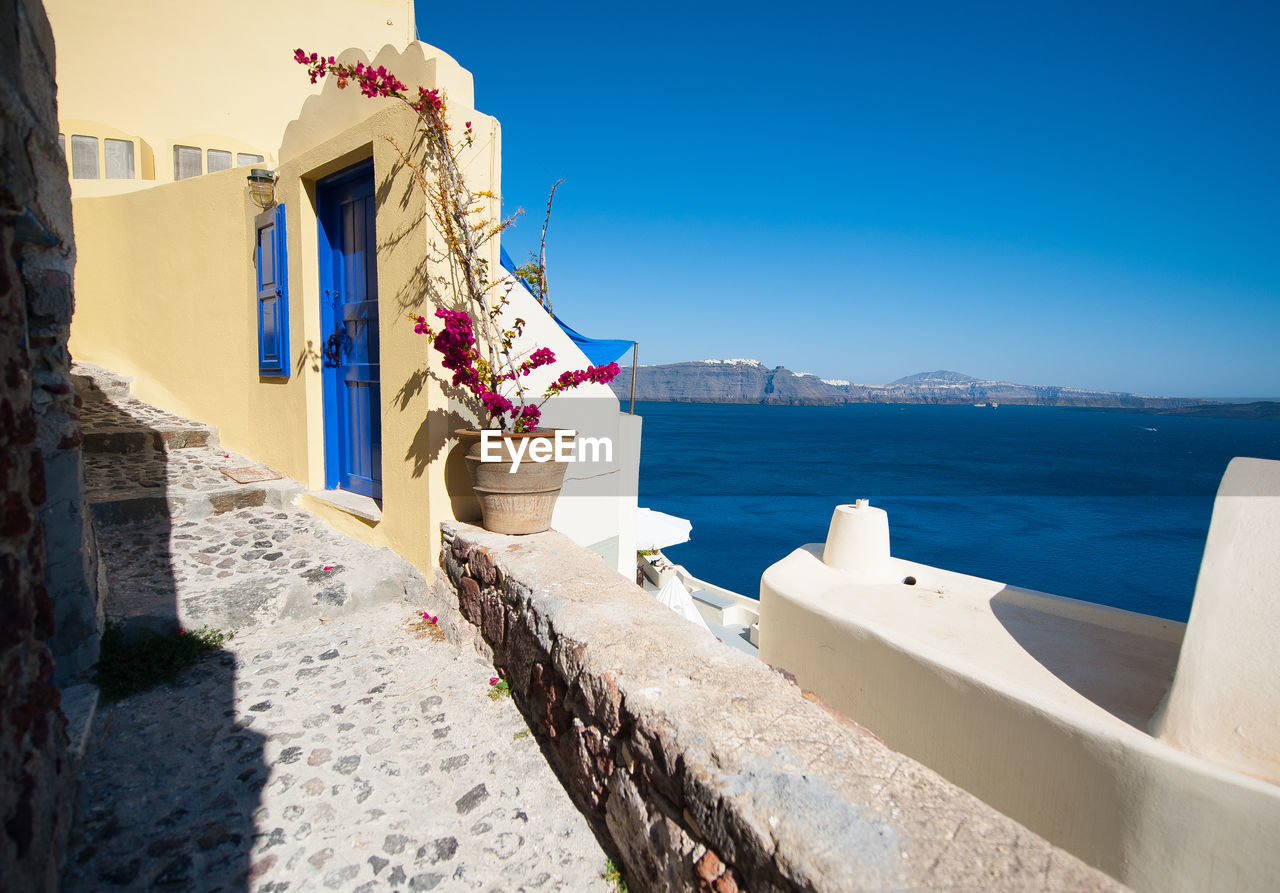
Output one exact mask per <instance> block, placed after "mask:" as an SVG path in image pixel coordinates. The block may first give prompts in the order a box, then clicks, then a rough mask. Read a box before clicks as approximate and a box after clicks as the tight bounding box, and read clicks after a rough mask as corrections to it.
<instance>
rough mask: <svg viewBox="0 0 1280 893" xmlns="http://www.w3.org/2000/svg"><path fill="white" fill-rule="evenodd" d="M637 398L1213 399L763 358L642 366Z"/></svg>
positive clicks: (807, 401) (1173, 402) (1133, 404)
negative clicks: (843, 376)
mask: <svg viewBox="0 0 1280 893" xmlns="http://www.w3.org/2000/svg"><path fill="white" fill-rule="evenodd" d="M612 387H613V391H614V393H615V394H617V395H618V398H619V399H623V400H625V399H627V398H628V397H629V396H630V394H631V369H630V368H629V367H625V368H623V370H622V374H621V375H619V376H618V377H617V378H616V379H614V382H613V385H612ZM636 399H637V400H650V401H656V402H660V403H763V404H780V405H790V406H835V405H839V404H844V403H1022V404H1035V405H1040V406H1085V407H1094V406H1097V407H1125V408H1131V409H1177V408H1181V407H1190V406H1202V405H1205V404H1208V403H1210V402H1211V401H1208V400H1197V399H1193V398H1182V397H1146V396H1139V395H1136V394H1127V393H1118V392H1112V391H1090V390H1086V389H1084V388H1069V387H1060V386H1057V385H1051V386H1041V385H1025V384H1016V383H1014V382H1009V381H988V380H985V379H980V378H974V377H973V376H971V375H964V374H962V373H960V372H947V371H944V370H939V371H937V372H921V373H919V374H917V375H908V376H907V377H906V378H899V379H898V380H897V381H893V382H890V383H889V384H885V385H876V384H854V383H852V382H848V381H843V380H840V379H823V378H818V377H817V376H816V375H813V374H811V373H808V372H792V371H791V370H790V369H787V368H785V367H783V366H775V367H773V368H772V369H771V368H769V367H768V366H765V365H764V364H763V363H761V362H759V361H758V360H699V361H696V362H690V363H673V364H671V365H667V366H641V367H640V368H639V370H638V372H637V375H636Z"/></svg>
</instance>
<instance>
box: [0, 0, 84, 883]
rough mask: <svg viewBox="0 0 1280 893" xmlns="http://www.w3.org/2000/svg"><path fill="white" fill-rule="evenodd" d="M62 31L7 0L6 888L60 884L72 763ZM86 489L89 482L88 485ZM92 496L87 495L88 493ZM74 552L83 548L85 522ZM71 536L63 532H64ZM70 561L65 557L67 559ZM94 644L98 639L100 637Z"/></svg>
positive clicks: (1, 289)
mask: <svg viewBox="0 0 1280 893" xmlns="http://www.w3.org/2000/svg"><path fill="white" fill-rule="evenodd" d="M56 137H57V108H56V102H55V83H54V49H53V34H52V32H51V31H50V29H49V22H48V20H47V19H46V18H45V14H44V9H43V8H42V7H41V5H40V4H39V3H38V2H36V0H19V2H7V3H4V4H0V252H2V253H0V770H3V773H4V778H3V783H0V889H5V890H46V889H55V888H56V885H57V863H58V856H59V850H60V847H61V841H62V840H63V835H64V832H65V827H66V815H67V810H66V809H65V804H67V803H68V802H69V800H68V794H69V791H70V786H71V784H72V781H73V779H72V774H73V766H72V763H71V759H70V756H69V754H68V752H67V749H66V743H67V735H66V719H65V717H64V716H63V715H62V712H61V711H60V710H59V701H60V698H61V695H60V692H59V690H58V688H57V687H56V686H55V685H54V683H53V671H54V660H53V656H52V654H51V653H50V650H49V648H48V647H47V645H46V640H48V639H49V638H50V637H52V636H53V635H54V629H55V613H57V611H56V608H55V605H54V601H53V599H51V598H50V593H49V591H48V589H47V587H46V583H45V581H46V574H47V572H48V571H49V563H48V559H47V555H48V552H47V545H48V544H47V541H46V528H45V525H44V524H43V523H42V512H43V511H44V510H45V509H46V507H47V506H49V505H50V503H51V499H50V495H51V493H53V494H54V495H60V494H62V493H63V492H64V491H65V490H66V489H67V488H68V487H70V488H71V489H75V488H76V487H77V486H78V483H77V480H78V479H75V478H74V476H73V479H72V480H71V482H70V484H68V483H67V481H66V480H64V479H63V477H62V475H63V474H64V473H65V471H64V470H63V469H62V468H61V467H60V466H58V465H57V463H56V462H55V468H54V472H55V473H54V475H52V476H51V475H50V469H49V466H48V465H47V464H46V461H45V456H46V452H48V453H49V454H50V455H51V456H53V457H54V458H55V460H56V459H57V453H58V450H59V449H61V450H64V451H65V450H67V449H74V448H75V446H76V442H75V441H76V438H77V437H78V434H77V433H76V432H77V424H76V420H75V413H74V405H73V402H72V401H73V399H74V398H73V397H72V396H71V395H70V389H69V386H68V387H66V388H64V385H66V384H67V379H66V371H67V368H68V359H67V357H66V343H67V326H68V325H69V323H70V321H71V307H70V294H71V289H70V281H71V265H72V263H73V248H72V246H73V244H74V243H73V241H72V235H71V200H70V187H69V185H68V182H67V169H66V164H65V162H64V160H63V158H62V156H61V153H60V152H59V150H58V145H57V141H56ZM79 491H80V492H81V494H82V493H83V486H82V485H79ZM82 498H83V496H82V495H81V499H82ZM73 526H75V528H76V530H78V532H79V536H78V538H77V536H75V535H72V536H71V537H70V539H69V541H68V545H67V547H68V548H71V549H75V550H77V551H78V550H79V549H80V547H81V546H82V544H83V536H84V527H83V524H79V525H73ZM59 535H60V534H59ZM59 557H61V556H59ZM95 640H96V637H95Z"/></svg>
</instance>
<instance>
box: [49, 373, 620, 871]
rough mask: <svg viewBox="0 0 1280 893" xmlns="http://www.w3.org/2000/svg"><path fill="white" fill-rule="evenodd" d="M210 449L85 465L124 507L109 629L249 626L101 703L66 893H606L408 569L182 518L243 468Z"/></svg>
mask: <svg viewBox="0 0 1280 893" xmlns="http://www.w3.org/2000/svg"><path fill="white" fill-rule="evenodd" d="M103 390H104V391H108V392H109V396H110V398H111V399H113V400H127V399H129V398H128V396H127V388H125V389H123V390H122V389H121V388H120V387H118V386H117V384H116V383H114V382H112V383H111V387H109V388H104V389H103ZM130 415H131V417H133V418H135V419H138V418H141V419H144V420H146V419H149V420H162V421H163V422H164V424H165V426H166V427H167V428H168V429H175V428H176V429H179V430H181V431H183V432H190V431H192V430H195V428H193V425H194V423H188V422H187V421H186V420H182V419H175V418H173V417H167V416H166V415H165V414H162V413H148V412H147V410H146V409H145V407H144V408H139V407H138V406H135V405H132V404H131V406H130ZM96 417H97V418H99V419H106V420H107V421H108V422H109V423H110V425H111V428H110V430H109V431H108V435H109V436H107V437H104V438H100V439H99V443H100V444H104V445H105V448H106V449H107V452H112V451H114V448H115V447H114V445H115V444H120V443H125V444H130V446H128V447H127V449H128V452H129V455H134V454H135V453H136V452H137V449H136V444H137V443H138V442H141V441H139V438H137V437H133V436H132V434H131V432H130V429H129V425H128V423H127V421H122V416H121V414H120V413H114V412H111V411H109V410H101V411H99V412H98V413H97V414H96ZM90 429H91V421H86V433H87V434H90V433H92V431H91V430H90ZM121 429H122V430H121ZM143 440H146V438H143ZM147 443H151V441H147ZM216 443H217V441H216V432H210V436H209V438H207V439H205V438H204V437H203V435H200V436H194V437H188V436H187V435H186V434H185V433H184V436H183V438H182V443H181V453H182V456H181V457H180V458H181V461H169V460H170V459H172V458H173V457H174V455H175V451H176V450H177V449H178V448H179V447H178V446H177V445H175V443H174V442H172V441H169V442H168V450H169V451H168V452H167V453H166V452H164V451H162V450H159V449H153V448H152V447H151V446H146V445H144V446H143V447H142V448H141V449H142V452H143V453H144V454H145V455H147V456H149V458H148V459H147V461H145V462H132V463H129V462H121V463H112V462H110V461H102V462H97V463H93V464H91V465H90V466H89V468H88V472H87V473H88V474H89V475H93V474H94V469H95V467H97V468H110V469H111V475H110V480H109V481H107V482H103V481H99V486H98V492H100V493H104V494H105V493H108V491H110V490H112V489H113V488H114V489H115V490H116V491H118V492H121V493H125V494H130V495H128V496H127V497H125V498H123V499H121V500H119V501H117V502H116V503H110V502H103V503H102V505H105V506H108V507H109V506H112V505H116V506H123V508H122V509H119V510H116V511H106V512H102V513H98V512H95V518H96V519H97V520H98V525H99V541H100V546H101V551H102V560H103V565H104V567H105V569H106V574H107V579H108V581H109V587H110V594H109V596H108V602H107V610H108V614H109V615H112V616H115V617H117V618H119V619H123V620H129V619H134V620H140V619H145V620H152V619H154V618H156V617H160V619H162V620H163V619H165V618H168V619H169V620H170V621H171V622H172V621H174V620H176V621H178V622H181V623H186V624H188V625H191V624H199V623H205V622H207V623H208V624H209V625H210V626H216V627H221V628H223V629H227V628H235V629H237V633H236V634H235V635H234V636H233V638H232V639H231V640H230V641H229V642H227V644H226V645H225V646H224V648H223V650H222V651H220V652H218V653H217V654H215V655H213V656H211V657H209V658H207V659H206V660H204V661H203V662H202V663H200V664H199V665H197V666H196V667H193V668H192V669H190V670H188V671H187V672H186V673H185V674H184V675H183V676H182V677H181V678H180V679H179V680H178V681H177V682H176V683H174V684H172V685H166V686H162V687H159V688H156V689H153V690H152V691H149V692H145V693H142V694H137V695H134V696H132V697H130V698H127V699H125V700H123V701H120V702H118V703H116V704H114V705H104V706H101V707H100V708H99V710H98V713H97V715H96V717H95V719H94V722H93V726H92V728H91V730H90V740H89V747H88V755H87V756H86V758H85V760H84V762H83V764H82V766H81V769H80V790H79V795H78V802H77V813H76V819H75V823H74V825H73V828H72V833H71V842H70V847H69V849H68V860H67V868H66V871H65V874H64V877H63V888H64V889H65V890H68V891H98V890H104V889H132V890H197V891H203V890H227V891H231V890H253V891H263V893H267V891H283V890H290V891H298V890H359V891H372V890H406V891H409V890H431V889H438V890H484V891H489V890H610V889H612V885H611V884H610V883H609V882H607V881H605V880H604V878H603V877H602V875H603V872H604V869H605V864H606V856H605V853H604V852H603V851H602V849H601V848H600V845H599V844H598V843H597V841H596V839H595V838H594V836H593V835H592V833H591V831H590V829H589V828H588V826H587V823H586V820H585V819H584V818H583V817H582V815H581V814H580V813H579V812H578V811H577V810H576V809H575V808H574V807H573V805H572V803H571V802H570V800H569V798H568V795H567V794H566V793H565V791H564V789H563V788H562V787H561V785H560V783H559V781H558V780H557V779H556V777H555V775H554V774H553V773H552V771H551V769H550V768H549V766H548V765H547V763H546V761H545V759H544V758H543V756H542V753H541V751H540V749H539V745H538V742H537V741H536V740H535V739H534V738H533V737H532V736H531V735H529V734H528V732H527V729H526V726H525V724H524V721H523V719H522V718H521V716H520V714H519V712H518V711H517V710H516V708H515V706H514V704H513V703H512V701H511V699H510V698H507V697H501V698H498V699H496V700H495V699H493V698H491V697H490V695H491V693H492V691H493V690H492V688H491V687H490V685H489V680H490V678H491V677H492V675H493V670H492V668H491V667H490V666H489V665H488V664H487V663H486V662H484V661H483V660H482V659H481V658H479V657H478V656H477V655H476V654H475V653H474V652H471V651H464V650H460V649H459V648H458V647H456V646H454V645H452V644H451V643H449V642H447V641H445V640H444V638H443V636H442V635H440V634H439V630H438V629H436V628H435V627H434V626H431V625H430V624H424V623H422V622H421V615H420V612H421V610H422V609H423V608H424V607H426V604H425V603H424V602H423V601H422V596H421V593H422V592H423V591H424V589H425V587H424V581H423V580H422V578H421V576H420V575H418V574H417V573H416V571H414V570H413V569H412V568H411V567H410V566H409V565H408V564H407V563H405V562H403V561H402V560H401V559H399V558H397V557H396V556H394V555H392V554H390V553H389V552H386V551H385V550H380V549H374V548H371V547H368V546H365V545H364V544H362V543H358V542H355V541H353V540H351V539H349V538H347V537H345V536H342V535H340V534H338V533H337V532H336V531H334V530H332V529H331V528H329V527H328V526H327V525H325V524H324V523H323V522H321V521H319V520H318V519H316V518H314V517H313V516H311V515H309V514H307V513H305V512H302V511H300V510H299V509H296V508H293V507H291V506H283V507H281V506H277V507H271V506H269V505H262V506H259V507H250V508H242V507H238V506H235V505H234V500H232V501H230V503H229V504H226V505H219V504H213V508H212V511H213V512H214V513H213V514H208V515H206V510H205V508H204V504H203V503H200V504H199V505H200V510H199V511H198V512H197V513H196V514H195V515H193V514H191V513H189V512H183V511H181V510H179V509H180V508H181V506H183V505H190V504H191V503H189V502H183V501H182V500H175V498H174V495H173V494H174V490H175V489H181V488H183V487H184V484H191V485H192V486H194V487H196V488H197V489H199V487H200V486H201V483H200V482H201V481H202V480H205V479H208V480H209V481H210V482H211V483H210V484H209V485H210V486H214V485H216V486H217V487H222V486H223V484H222V482H221V481H216V480H214V479H212V478H209V477H208V474H207V470H206V468H205V466H207V464H208V463H209V462H212V463H214V464H216V462H217V460H218V459H219V458H231V457H227V456H225V455H224V454H223V453H221V451H220V448H217V447H216ZM193 450H194V451H196V452H193ZM148 451H150V452H148ZM202 457H203V458H204V459H207V460H208V462H204V461H199V460H200V459H201V458H202ZM236 461H239V458H238V457H236ZM157 465H159V467H157ZM128 467H136V468H138V469H140V470H145V473H146V474H147V475H148V477H147V480H146V481H145V483H150V484H152V485H153V489H154V484H155V483H157V482H159V481H165V482H166V486H165V488H164V490H163V491H162V493H167V494H168V496H169V499H168V507H169V512H171V513H172V515H171V514H169V513H165V514H159V513H157V512H156V511H154V506H152V507H151V508H148V509H147V510H146V511H135V510H134V505H135V503H134V502H132V501H130V500H132V499H133V496H132V495H131V494H132V493H133V492H135V491H134V490H133V485H134V481H133V480H132V479H131V478H129V476H128V474H127V473H125V472H124V471H122V469H125V468H128ZM184 469H193V470H194V471H193V472H192V474H193V475H194V476H195V477H188V476H187V475H186V474H185V472H184ZM89 486H90V488H92V487H93V486H94V481H93V480H92V479H91V480H90V481H89ZM187 489H190V487H188V488H187ZM161 504H164V503H163V496H161Z"/></svg>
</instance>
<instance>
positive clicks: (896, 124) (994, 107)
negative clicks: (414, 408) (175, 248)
mask: <svg viewBox="0 0 1280 893" xmlns="http://www.w3.org/2000/svg"><path fill="white" fill-rule="evenodd" d="M491 10H497V12H496V14H491V13H490V11H491ZM418 30H419V34H420V36H421V38H422V40H424V41H425V42H427V43H430V44H433V45H435V46H438V47H440V48H441V49H443V50H445V51H446V52H448V53H449V54H450V55H452V56H453V57H454V58H456V59H457V60H458V61H459V62H460V63H461V64H462V65H463V66H465V67H466V68H468V69H469V70H470V71H471V72H472V73H473V74H474V75H475V85H476V104H477V106H478V107H479V108H480V110H482V111H484V112H487V113H489V114H492V115H495V116H496V117H497V118H498V119H499V120H500V121H501V122H502V125H503V138H504V151H503V194H504V200H505V202H506V206H507V207H508V208H514V207H517V206H520V207H524V208H525V209H526V210H527V211H528V212H529V213H528V214H527V216H526V217H525V219H524V220H523V221H522V223H521V224H520V225H519V226H518V227H517V228H516V229H515V230H513V231H510V232H509V233H508V234H506V236H505V237H504V244H505V245H506V247H507V249H508V251H509V252H510V253H511V254H512V256H513V257H515V258H517V259H521V258H523V257H525V256H526V255H527V252H528V251H529V250H530V249H533V248H535V247H536V245H537V236H538V234H537V229H538V223H539V221H540V218H541V211H542V206H543V203H544V201H545V196H546V191H547V189H548V188H549V187H550V185H551V183H552V182H554V181H555V180H556V179H559V178H561V177H563V178H565V184H564V185H563V186H562V187H561V189H560V192H559V193H558V194H557V199H556V210H555V214H554V216H553V219H552V228H551V237H550V241H549V246H548V258H549V269H550V275H551V287H552V297H553V301H554V304H555V307H556V311H557V313H558V314H559V315H560V316H561V317H563V318H564V319H565V320H566V321H567V322H568V323H569V324H570V325H572V326H574V327H575V328H577V329H579V330H580V331H582V332H584V333H585V334H588V335H592V336H595V337H607V338H626V339H636V340H639V342H640V358H641V362H644V363H668V362H678V361H681V360H691V359H703V358H709V357H754V358H757V359H759V360H761V361H762V362H764V363H766V364H767V365H770V366H773V365H785V366H787V367H788V368H790V369H792V370H795V371H809V372H815V373H818V374H819V375H821V376H823V377H826V378H846V379H851V380H853V381H858V382H866V383H883V382H887V381H890V380H892V379H894V378H898V377H901V376H903V375H908V374H911V373H914V372H921V371H925V370H932V369H952V370H956V371H960V372H966V373H969V374H971V375H976V376H979V377H983V378H995V379H1004V380H1011V381H1019V382H1024V383H1030V384H1059V385H1075V386H1082V387H1092V388H1102V389H1107V390H1121V391H1133V392H1137V393H1145V394H1177V395H1188V396H1272V397H1280V3H1276V2H1256V3H1234V2H1203V3H1195V4H1188V3H1181V2H1177V0H1174V2H1162V3H1127V2H1124V0H1119V2H1106V3H1087V2H1070V3H1027V2H1011V3H1000V4H984V3H913V2H893V3H875V4H869V3H868V4H863V3H852V4H845V3H834V2H833V3H816V4H815V3H791V4H786V3H772V4H767V5H765V4H755V3H750V2H734V3H728V2H717V3H698V2H683V3H678V4H677V3H666V2H655V3H647V4H625V5H618V4H600V3H592V4H562V3H554V2H552V3H518V4H517V3H495V4H489V5H487V6H485V7H483V12H482V11H481V8H478V7H475V6H469V5H467V4H456V3H455V4H435V3H432V4H426V3H419V4H418Z"/></svg>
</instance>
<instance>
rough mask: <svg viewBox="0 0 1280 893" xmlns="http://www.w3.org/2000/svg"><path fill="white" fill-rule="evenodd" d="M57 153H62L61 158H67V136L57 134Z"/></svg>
mask: <svg viewBox="0 0 1280 893" xmlns="http://www.w3.org/2000/svg"><path fill="white" fill-rule="evenodd" d="M58 151H59V152H61V153H62V157H63V158H66V157H67V136H66V134H64V133H60V134H58Z"/></svg>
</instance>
